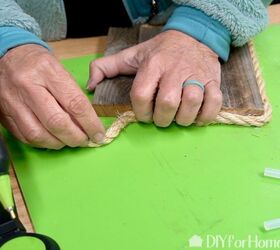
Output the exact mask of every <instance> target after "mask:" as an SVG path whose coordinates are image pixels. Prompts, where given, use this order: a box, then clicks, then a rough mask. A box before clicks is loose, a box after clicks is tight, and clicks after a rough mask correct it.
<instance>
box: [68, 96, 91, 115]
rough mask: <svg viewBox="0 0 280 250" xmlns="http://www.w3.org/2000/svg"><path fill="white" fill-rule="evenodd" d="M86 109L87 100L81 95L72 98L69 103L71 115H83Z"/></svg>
mask: <svg viewBox="0 0 280 250" xmlns="http://www.w3.org/2000/svg"><path fill="white" fill-rule="evenodd" d="M87 107H88V100H87V99H86V97H85V96H83V95H78V96H76V97H74V98H72V99H71V100H70V102H69V108H68V109H69V112H70V113H71V114H72V115H78V116H79V115H83V114H84V113H85V112H86V110H87Z"/></svg>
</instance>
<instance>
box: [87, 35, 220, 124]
mask: <svg viewBox="0 0 280 250" xmlns="http://www.w3.org/2000/svg"><path fill="white" fill-rule="evenodd" d="M90 69H91V74H90V79H89V83H88V87H89V89H91V90H93V89H94V88H95V86H96V85H97V84H98V83H99V82H100V81H102V80H103V78H105V77H108V78H111V77H114V76H117V75H119V74H135V73H137V74H136V77H135V79H134V82H133V85H132V89H131V93H130V96H131V102H132V106H133V110H134V112H135V114H136V117H137V119H138V120H139V121H143V122H149V121H154V123H155V124H156V125H158V126H161V127H166V126H168V125H170V123H171V122H172V121H173V120H174V119H175V120H176V122H177V123H178V124H180V125H183V126H188V125H190V124H192V123H193V122H194V121H196V122H197V123H198V124H200V125H202V124H208V123H210V122H211V121H213V120H214V119H215V117H216V116H217V114H218V112H219V111H220V109H221V105H222V94H221V91H220V81H221V79H220V78H221V76H220V75H221V70H220V63H219V61H218V56H217V55H216V54H215V53H214V52H213V51H212V50H211V49H209V48H208V47H207V46H205V45H203V44H202V43H200V42H198V41H197V40H195V39H193V38H192V37H190V36H188V35H186V34H184V33H181V32H179V31H175V30H169V31H165V32H163V33H161V34H159V35H157V36H156V37H154V38H152V39H150V40H148V41H146V42H144V43H141V44H139V45H137V46H134V47H131V48H128V49H126V50H123V51H121V52H119V53H117V54H115V55H111V56H107V57H104V58H101V59H97V60H95V61H93V62H92V63H91V67H90ZM186 80H195V81H199V82H200V83H203V84H204V86H205V92H204V93H203V90H202V88H201V87H199V86H196V85H188V86H186V87H184V88H182V84H183V83H184V82H185V81H186Z"/></svg>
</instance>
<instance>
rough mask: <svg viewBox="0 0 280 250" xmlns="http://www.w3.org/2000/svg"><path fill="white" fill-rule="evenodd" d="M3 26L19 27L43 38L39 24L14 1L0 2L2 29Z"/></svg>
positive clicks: (0, 25)
mask: <svg viewBox="0 0 280 250" xmlns="http://www.w3.org/2000/svg"><path fill="white" fill-rule="evenodd" d="M3 26H15V27H19V28H22V29H25V30H27V31H29V32H31V33H33V34H35V35H37V36H38V37H41V30H40V26H39V24H38V23H37V22H36V21H35V19H34V18H33V17H31V16H30V15H27V14H26V13H24V11H23V10H22V9H21V8H20V6H19V5H18V4H17V3H16V2H15V1H14V0H0V27H3Z"/></svg>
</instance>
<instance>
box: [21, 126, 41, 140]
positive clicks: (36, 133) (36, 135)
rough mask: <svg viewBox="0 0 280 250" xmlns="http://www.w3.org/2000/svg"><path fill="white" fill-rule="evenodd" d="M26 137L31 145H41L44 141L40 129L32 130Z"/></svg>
mask: <svg viewBox="0 0 280 250" xmlns="http://www.w3.org/2000/svg"><path fill="white" fill-rule="evenodd" d="M25 136H26V140H27V141H28V142H29V143H39V142H42V141H43V133H42V131H41V130H40V129H35V128H33V129H30V130H28V131H27V132H26V135H25Z"/></svg>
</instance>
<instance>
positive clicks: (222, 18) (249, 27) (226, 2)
mask: <svg viewBox="0 0 280 250" xmlns="http://www.w3.org/2000/svg"><path fill="white" fill-rule="evenodd" d="M173 2H175V3H176V4H178V5H182V6H188V7H193V8H195V9H197V10H200V11H201V12H203V13H205V14H206V15H207V16H209V17H211V18H212V19H213V20H216V21H219V22H220V23H221V24H222V25H223V26H224V27H226V29H227V30H228V31H229V33H230V36H231V41H232V45H233V46H242V45H244V44H245V43H246V42H248V41H249V40H250V39H251V38H252V37H254V36H255V35H256V34H258V33H259V32H261V31H262V30H263V29H264V28H265V27H266V26H267V24H268V14H267V10H266V6H267V5H268V4H270V3H271V2H272V1H270V0H263V1H261V0H242V1H241V0H219V1H217V0H173Z"/></svg>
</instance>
